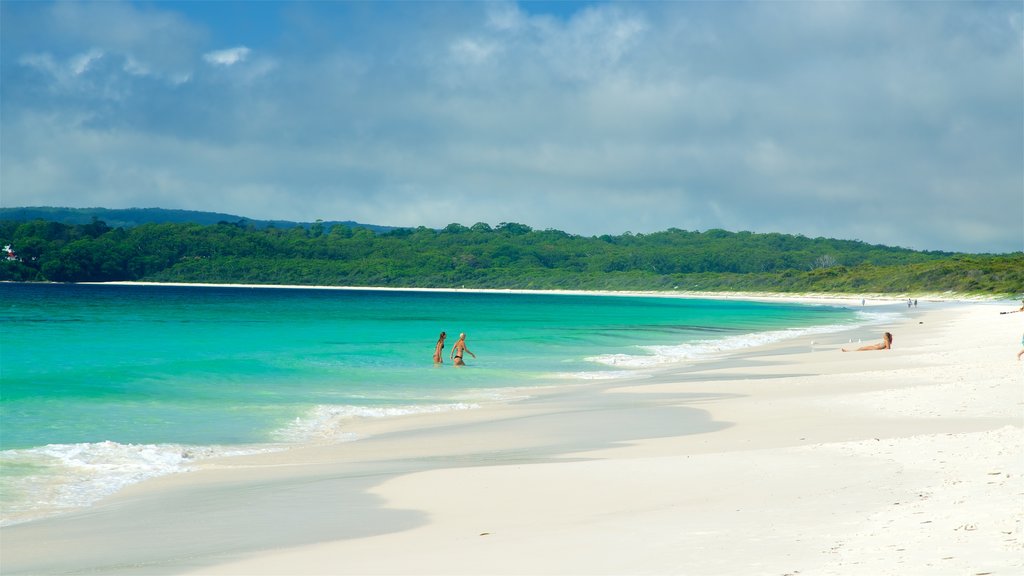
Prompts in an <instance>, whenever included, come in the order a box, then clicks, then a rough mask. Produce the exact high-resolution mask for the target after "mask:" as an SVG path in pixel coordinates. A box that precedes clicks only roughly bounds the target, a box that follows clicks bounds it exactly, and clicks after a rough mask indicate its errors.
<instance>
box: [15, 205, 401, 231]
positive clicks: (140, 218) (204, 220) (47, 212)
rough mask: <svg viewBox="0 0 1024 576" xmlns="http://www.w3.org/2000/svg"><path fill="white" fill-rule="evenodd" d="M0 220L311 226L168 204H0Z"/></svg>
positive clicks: (124, 225)
mask: <svg viewBox="0 0 1024 576" xmlns="http://www.w3.org/2000/svg"><path fill="white" fill-rule="evenodd" d="M0 220H15V221H21V222H27V221H29V220H46V221H50V222H60V223H61V224H89V223H91V222H92V221H93V220H102V221H103V222H105V223H106V224H107V225H109V226H110V227H111V228H133V227H135V226H141V225H143V224H217V223H219V222H230V223H233V224H239V223H240V224H242V225H244V226H247V227H251V228H294V227H296V226H300V227H303V228H310V227H312V226H313V224H314V223H312V222H292V221H290V220H252V219H250V218H243V217H242V216H236V215H234V214H224V213H222V212H202V211H198V210H170V209H167V208H58V207H53V206H36V207H22V208H0ZM321 224H322V225H326V226H335V225H343V226H351V227H362V228H368V229H370V230H373V231H374V232H387V231H388V230H393V229H394V227H393V226H376V225H373V224H360V223H358V222H353V221H351V220H347V221H344V222H322V223H321Z"/></svg>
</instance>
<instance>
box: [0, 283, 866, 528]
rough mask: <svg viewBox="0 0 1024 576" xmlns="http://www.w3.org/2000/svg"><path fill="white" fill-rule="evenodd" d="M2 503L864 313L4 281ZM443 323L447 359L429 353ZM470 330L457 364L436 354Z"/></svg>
mask: <svg viewBox="0 0 1024 576" xmlns="http://www.w3.org/2000/svg"><path fill="white" fill-rule="evenodd" d="M0 319H2V326H3V331H2V334H0V384H2V386H0V410H2V412H0V449H2V452H0V459H2V460H0V464H2V467H0V490H2V503H3V504H2V505H3V509H2V512H3V521H4V522H11V521H17V520H19V519H22V518H25V517H31V516H33V515H39V514H42V513H43V512H46V511H51V510H54V509H60V508H63V507H67V506H79V505H84V504H88V503H90V502H92V501H95V500H96V499H97V498H99V497H102V496H105V495H107V494H110V493H112V492H114V491H116V490H118V489H119V488H120V487H122V486H124V485H127V484H130V483H132V482H137V481H139V480H142V479H145V478H147V477H152V476H154V475H159V474H165V473H170V472H175V471H179V470H182V469H186V468H187V467H188V466H189V464H190V463H191V462H194V461H195V460H196V459H198V458H203V457H207V456H214V455H224V454H230V453H245V452H252V451H259V450H267V449H275V448H277V447H280V445H282V444H288V443H296V442H308V441H323V440H327V441H345V440H352V439H354V437H352V436H351V434H350V433H349V432H348V431H347V427H346V423H348V422H351V420H352V419H353V418H366V417H391V416H400V415H403V414H409V413H414V412H425V411H426V412H429V411H442V410H463V409H472V408H474V407H476V406H477V405H478V404H479V403H481V402H486V401H493V400H495V399H501V398H503V397H505V396H506V395H507V394H508V390H509V389H511V388H512V387H515V388H517V389H520V391H519V392H517V394H521V389H522V388H523V387H526V388H529V387H530V386H544V385H549V384H551V383H553V382H566V381H575V382H585V381H587V380H590V379H607V378H619V377H624V376H627V375H634V374H636V372H637V371H638V370H645V369H649V368H654V367H664V366H672V365H677V364H678V363H681V362H692V361H694V360H697V359H701V358H706V357H709V356H712V355H719V354H723V353H727V352H729V351H731V350H737V349H741V348H744V347H749V346H753V345H758V344H763V343H767V342H771V341H777V340H781V339H784V338H789V337H793V336H797V335H800V334H805V333H808V332H815V331H834V330H838V329H840V327H849V326H851V325H855V324H859V323H863V322H865V321H868V320H870V319H869V318H865V317H864V315H863V314H862V313H860V312H858V311H855V310H851V309H847V308H840V307H825V306H807V305H797V304H782V303H755V302H742V301H712V300H692V299H672V298H655V297H625V296H599V295H554V294H509V293H472V292H421V291H382V290H323V289H275V288H258V289H257V288H242V287H238V288H220V287H186V286H111V285H53V284H47V285H26V284H2V285H0ZM442 330H445V331H447V332H448V334H449V338H448V341H447V342H448V344H447V347H446V349H445V351H444V358H445V364H444V365H443V366H440V367H435V366H434V365H433V362H432V360H431V356H432V354H433V349H434V343H435V342H436V340H437V336H438V333H439V332H440V331H442ZM462 331H464V332H466V333H467V334H468V338H467V342H468V345H469V349H470V350H471V351H473V352H474V353H476V355H477V358H476V359H474V358H472V357H471V356H469V355H467V357H466V361H467V363H468V364H469V366H467V367H465V368H458V369H456V368H454V367H453V366H452V365H451V362H450V360H448V354H449V352H450V351H451V346H452V345H453V344H454V342H455V339H456V338H457V334H458V333H459V332H462Z"/></svg>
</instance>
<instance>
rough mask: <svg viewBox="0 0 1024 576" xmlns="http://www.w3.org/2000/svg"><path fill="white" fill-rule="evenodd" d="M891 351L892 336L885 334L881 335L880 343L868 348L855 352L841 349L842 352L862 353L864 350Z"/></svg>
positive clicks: (861, 348)
mask: <svg viewBox="0 0 1024 576" xmlns="http://www.w3.org/2000/svg"><path fill="white" fill-rule="evenodd" d="M891 349H892V334H890V333H888V332H886V333H885V334H882V341H881V342H880V343H878V344H870V345H868V346H861V347H860V348H857V349H856V350H847V349H846V348H843V352H863V351H865V350H891Z"/></svg>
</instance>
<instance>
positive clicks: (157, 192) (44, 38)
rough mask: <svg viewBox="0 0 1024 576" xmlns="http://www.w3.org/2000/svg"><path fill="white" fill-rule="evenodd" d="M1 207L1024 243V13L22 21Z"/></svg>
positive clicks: (278, 7)
mask: <svg viewBox="0 0 1024 576" xmlns="http://www.w3.org/2000/svg"><path fill="white" fill-rule="evenodd" d="M0 206H3V207H18V206H67V207H105V208H130V207H141V208H146V207H161V208H176V209H187V210H203V211H215V212H226V213H229V214H235V215H238V216H242V217H247V218H253V219H284V220H295V221H314V220H317V219H323V220H355V221H357V222H363V223H367V224H379V225H390V226H410V227H416V226H428V227H434V228H441V227H444V226H446V225H448V224H450V223H460V224H464V225H466V226H471V225H473V224H475V223H477V222H485V223H488V224H491V225H492V226H493V225H498V224H500V223H502V222H518V223H522V224H527V225H529V226H532V227H533V228H535V229H548V228H553V229H558V230H563V231H565V232H569V233H571V234H580V235H586V236H590V235H602V234H613V235H615V234H623V233H626V232H632V233H634V234H639V233H650V232H657V231H661V230H666V229H669V228H680V229H684V230H701V231H703V230H707V229H712V228H722V229H726V230H731V231H743V230H746V231H752V232H782V233H791V234H802V235H805V236H808V237H818V236H824V237H829V238H840V239H850V240H862V241H865V242H870V243H873V244H886V245H890V246H902V247H907V248H914V249H918V250H947V251H963V252H999V253H1002V252H1012V251H1019V250H1022V249H1024V4H1022V3H1021V2H1019V1H1017V0H1013V1H1008V2H998V1H996V2H959V1H942V2H939V1H913V2H877V1H870V2H845V1H827V2H826V1H815V2H801V1H787V2H781V1H764V2H738V1H725V2H697V1H690V2H518V3H516V2H484V1H475V2H456V1H446V2H427V1H418V2H369V1H363V2H328V1H321V2H241V1H238V2H226V1H225V2H201V1H191V2H151V1H150V2H119V1H103V2H57V3H50V2H37V1H32V2H14V1H10V0H2V1H0Z"/></svg>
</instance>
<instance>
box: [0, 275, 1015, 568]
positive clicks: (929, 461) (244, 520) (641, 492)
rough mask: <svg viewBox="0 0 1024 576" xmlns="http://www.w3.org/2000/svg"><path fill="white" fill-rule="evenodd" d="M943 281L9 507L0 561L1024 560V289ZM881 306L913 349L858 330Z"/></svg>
mask: <svg viewBox="0 0 1024 576" xmlns="http://www.w3.org/2000/svg"><path fill="white" fill-rule="evenodd" d="M673 295H675V294H673ZM700 297H708V295H700ZM715 297H721V296H715ZM758 299H760V297H759V298H758ZM801 301H805V300H801ZM817 301H818V302H822V303H828V304H834V303H835V301H834V300H832V299H828V300H817ZM853 301H854V302H855V303H856V304H859V303H860V298H859V297H857V298H855V299H853ZM889 302H890V303H896V304H900V303H903V302H905V300H898V299H897V300H890V301H889ZM924 302H925V299H924V298H923V297H920V304H921V305H920V306H919V308H915V309H909V310H905V312H906V314H905V315H904V316H903V317H902V318H901V319H900V320H898V321H895V322H894V324H892V325H887V326H884V327H874V328H870V329H859V330H854V331H850V332H845V333H838V334H830V335H815V336H814V337H813V338H812V337H806V338H801V339H794V340H789V341H785V342H781V343H776V344H773V345H771V346H766V347H761V348H756V349H749V350H745V351H743V352H740V353H738V354H735V355H733V356H731V357H730V358H727V359H723V360H714V361H707V362H703V363H701V364H699V365H695V366H686V367H680V368H676V369H673V370H672V371H669V372H659V373H654V374H652V375H650V377H648V378H645V379H637V380H634V381H625V382H624V381H616V382H614V383H600V382H599V383H592V384H587V385H582V386H579V385H578V386H568V387H564V388H552V389H550V390H546V391H542V392H540V393H537V394H535V395H534V396H533V397H531V398H528V399H523V400H519V401H512V402H504V403H496V404H494V405H489V406H485V407H483V408H481V409H479V410H473V411H461V412H449V413H441V414H421V415H414V416H408V417H403V418H394V419H386V420H373V421H370V420H367V421H364V422H361V423H360V424H358V427H357V428H358V429H356V430H354V431H356V432H359V433H361V434H364V435H366V438H365V439H364V440H360V441H357V442H350V443H346V444H334V445H321V446H309V447H305V448H300V449H295V450H290V451H287V452H280V453H274V454H261V455H255V456H245V457H238V458H232V459H223V460H219V461H209V462H207V463H206V465H205V466H204V467H203V469H202V470H200V471H197V472H192V473H187V474H178V475H174V476H166V477H162V478H158V479H154V480H151V481H147V482H144V483H141V484H138V485H136V486H133V487H131V488H129V489H127V490H125V491H123V492H122V493H120V494H118V495H116V496H114V497H112V498H109V499H107V500H105V501H104V502H101V503H100V504H98V505H96V506H93V507H91V508H89V509H86V510H82V511H78V512H74V513H71V514H67V515H64V516H61V517H57V518H51V519H47V520H41V521H36V522H29V523H25V524H19V525H14V526H10V527H7V528H3V529H0V543H2V548H3V550H2V551H3V554H2V558H3V559H2V560H0V572H2V573H3V574H55V573H80V572H93V573H104V574H109V573H126V574H183V573H188V574H214V575H259V574H264V575H277V574H282V575H283V574H775V575H781V574H864V575H868V574H871V575H874V574H893V575H896V574H900V575H904V574H983V573H991V574H1016V573H1022V571H1024V497H1022V495H1024V362H1018V361H1017V360H1016V357H1015V356H1016V353H1017V351H1018V350H1019V349H1020V345H1021V344H1020V342H1021V340H1020V339H1021V333H1022V332H1024V313H1021V314H1009V315H1001V314H999V312H1001V311H1008V310H1012V309H1015V307H1013V306H1010V305H1008V304H1007V303H1005V302H1004V303H929V304H927V305H926V304H924ZM874 303H878V302H877V301H876V302H874ZM882 328H884V329H887V330H890V331H891V332H892V333H893V334H894V349H893V350H890V351H873V352H854V353H843V352H841V351H840V348H841V347H842V346H850V345H851V344H856V343H858V341H861V340H863V341H865V342H875V341H878V340H879V339H880V334H878V333H877V332H879V331H880V330H881V329H882Z"/></svg>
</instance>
